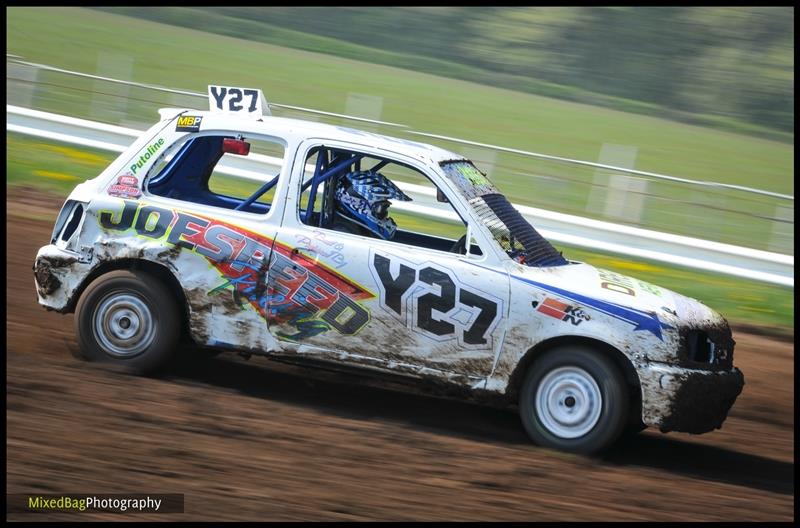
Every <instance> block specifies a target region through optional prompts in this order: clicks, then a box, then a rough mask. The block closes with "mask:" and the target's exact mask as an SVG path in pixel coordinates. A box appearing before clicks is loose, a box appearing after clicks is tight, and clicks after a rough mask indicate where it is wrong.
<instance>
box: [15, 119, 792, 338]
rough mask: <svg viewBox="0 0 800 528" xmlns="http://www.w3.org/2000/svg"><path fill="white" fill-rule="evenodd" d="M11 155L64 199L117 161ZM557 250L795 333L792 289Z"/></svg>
mask: <svg viewBox="0 0 800 528" xmlns="http://www.w3.org/2000/svg"><path fill="white" fill-rule="evenodd" d="M7 152H8V160H7V165H6V168H7V174H8V185H12V186H13V185H27V186H34V187H37V188H39V189H42V190H46V191H48V192H52V193H54V194H56V195H60V196H63V197H66V195H67V194H68V193H69V191H70V190H71V189H72V188H73V187H74V186H75V185H76V184H77V183H79V182H81V181H83V180H85V179H87V178H91V177H94V176H96V175H97V174H99V173H100V171H102V170H103V169H104V168H105V167H106V165H108V163H109V162H110V161H111V160H113V158H114V155H113V154H110V153H107V152H102V151H94V150H91V149H83V148H80V149H79V148H75V147H73V146H68V145H64V144H59V143H54V142H50V141H44V140H40V139H36V138H31V137H29V136H22V135H18V134H8V135H7ZM56 214H57V211H53V219H54V218H55V215H56ZM392 217H393V218H394V219H395V220H396V221H397V223H398V225H400V226H401V227H403V228H405V229H410V230H420V231H424V232H429V233H432V232H434V231H435V230H432V228H431V224H430V223H429V222H428V221H427V220H425V219H423V218H421V217H414V216H410V215H406V214H402V213H399V212H394V213H392ZM423 223H424V227H423ZM438 233H439V234H442V235H446V236H450V237H455V236H457V234H456V233H457V229H455V228H454V227H453V226H448V225H447V224H439V231H438ZM460 234H461V233H460V232H459V233H458V235H460ZM556 246H557V247H558V249H559V250H561V251H563V253H564V255H565V256H566V257H567V258H569V259H571V260H580V261H584V262H588V263H589V264H592V265H595V266H598V267H601V268H605V269H609V270H612V271H616V272H619V273H623V274H626V275H632V276H635V277H638V278H640V279H643V280H646V281H648V282H652V283H654V284H658V285H660V286H664V287H666V288H669V289H671V290H674V291H677V292H680V293H683V294H685V295H689V296H691V297H694V298H697V299H700V300H702V301H703V302H704V303H706V304H707V305H709V306H711V307H712V308H714V309H716V310H718V311H720V312H721V313H722V314H723V315H725V316H726V317H727V318H728V319H729V320H731V321H732V322H734V323H745V324H756V325H763V326H773V327H780V328H791V329H793V328H794V290H793V289H792V288H784V287H779V286H773V285H768V284H764V283H759V282H748V281H745V280H743V279H741V278H736V277H728V276H723V275H715V274H709V273H701V272H696V271H693V270H688V269H685V268H679V267H675V266H667V265H663V264H660V263H652V262H644V261H637V260H631V259H628V258H621V257H617V256H613V255H608V254H602V253H592V252H588V251H585V250H582V249H577V248H573V247H569V246H565V245H562V244H556Z"/></svg>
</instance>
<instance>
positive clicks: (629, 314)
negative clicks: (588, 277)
mask: <svg viewBox="0 0 800 528" xmlns="http://www.w3.org/2000/svg"><path fill="white" fill-rule="evenodd" d="M470 264H472V265H473V266H477V267H479V268H481V269H485V270H488V271H493V272H495V273H500V274H503V275H505V273H503V272H501V271H498V270H495V269H492V268H487V267H486V266H481V265H480V264H476V263H474V262H471V263H470ZM509 275H510V277H511V278H512V279H517V280H518V281H522V282H527V283H528V284H532V285H533V286H536V287H537V288H540V289H542V290H546V291H549V292H552V293H555V294H557V295H560V296H561V297H564V298H565V299H569V300H571V301H575V302H577V303H579V304H584V305H586V306H590V307H592V308H594V309H595V310H597V311H598V312H601V313H604V314H606V315H609V316H611V317H613V318H615V319H619V320H621V321H625V322H626V323H630V324H632V325H635V326H636V328H634V329H633V331H634V332H635V331H637V330H647V331H648V332H652V333H653V335H654V336H656V337H657V338H659V339H660V340H661V341H663V340H664V338H663V336H662V335H661V329H662V328H674V327H673V326H671V325H668V324H667V323H665V322H663V321H661V320H660V319H659V318H658V316H657V315H656V314H654V313H649V312H643V311H642V310H636V309H635V308H628V307H627V306H621V305H619V304H616V303H612V302H608V301H601V300H600V299H594V298H592V297H586V296H585V295H581V294H579V293H573V292H570V291H567V290H562V289H561V288H557V287H555V286H550V285H549V284H543V283H541V282H536V281H532V280H530V279H523V278H522V277H516V276H514V275H511V274H509Z"/></svg>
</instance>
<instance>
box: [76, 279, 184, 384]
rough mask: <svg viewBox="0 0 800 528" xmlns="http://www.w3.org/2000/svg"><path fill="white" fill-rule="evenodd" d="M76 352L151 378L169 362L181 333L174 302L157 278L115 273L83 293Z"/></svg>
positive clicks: (80, 304) (79, 303)
mask: <svg viewBox="0 0 800 528" xmlns="http://www.w3.org/2000/svg"><path fill="white" fill-rule="evenodd" d="M75 333H76V335H77V338H78V345H79V346H80V352H81V354H80V355H82V356H84V357H85V358H86V359H88V360H89V361H109V362H113V363H116V364H119V365H124V366H126V367H130V368H131V369H132V370H134V371H135V372H138V373H149V372H153V371H155V370H158V369H159V368H160V367H163V366H165V365H166V364H167V363H168V362H169V360H170V359H171V358H172V357H173V354H174V353H175V350H176V348H177V346H178V339H179V337H180V333H181V318H180V312H179V309H178V305H177V302H176V301H175V298H174V296H172V295H170V293H169V291H168V290H167V289H166V287H165V286H164V285H163V284H162V283H161V282H160V281H159V280H158V279H156V278H155V277H153V276H151V275H149V274H147V273H143V272H140V271H127V270H117V271H112V272H109V273H106V274H105V275H101V276H100V277H98V278H97V279H95V280H94V281H93V282H92V283H91V284H90V285H89V286H88V287H87V288H86V290H84V292H83V294H82V295H81V297H80V299H79V300H78V305H77V307H76V309H75Z"/></svg>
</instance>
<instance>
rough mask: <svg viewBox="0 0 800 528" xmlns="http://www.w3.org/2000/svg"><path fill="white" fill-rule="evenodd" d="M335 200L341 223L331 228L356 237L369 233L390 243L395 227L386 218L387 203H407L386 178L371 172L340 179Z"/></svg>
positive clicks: (387, 212)
mask: <svg viewBox="0 0 800 528" xmlns="http://www.w3.org/2000/svg"><path fill="white" fill-rule="evenodd" d="M335 198H336V216H337V217H339V218H342V219H344V220H345V222H337V226H336V227H334V229H336V228H337V227H339V228H340V229H341V230H342V231H349V232H351V233H356V234H369V233H371V234H374V235H377V236H378V237H380V238H382V239H384V240H391V239H392V238H393V237H394V233H395V231H396V230H397V224H395V222H394V220H392V219H391V218H390V217H389V206H391V202H389V200H402V201H404V202H408V201H411V198H409V197H408V196H407V195H406V194H405V193H404V192H403V191H401V190H400V189H398V188H397V186H396V185H395V184H394V183H392V182H391V181H389V179H388V178H386V177H385V176H384V175H383V174H381V173H379V172H374V171H357V172H350V173H348V174H345V175H344V176H342V177H341V178H340V179H339V183H338V185H337V187H336V191H335ZM365 230H366V232H365ZM359 231H360V232H359Z"/></svg>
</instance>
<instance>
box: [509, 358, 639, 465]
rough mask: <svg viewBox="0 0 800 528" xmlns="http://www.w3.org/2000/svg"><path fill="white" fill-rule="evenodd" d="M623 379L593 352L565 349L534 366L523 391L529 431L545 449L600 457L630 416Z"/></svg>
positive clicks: (522, 404)
mask: <svg viewBox="0 0 800 528" xmlns="http://www.w3.org/2000/svg"><path fill="white" fill-rule="evenodd" d="M628 405H629V402H628V391H627V387H626V385H625V380H624V378H623V376H622V373H621V372H620V371H619V369H618V368H617V366H616V365H614V363H613V362H612V361H611V360H610V359H608V358H607V357H605V356H603V355H601V354H600V353H599V352H597V351H595V350H592V349H590V348H585V347H579V346H567V347H559V348H556V349H553V350H550V351H548V352H546V353H545V354H544V355H542V356H541V357H539V358H537V359H536V360H535V361H534V362H533V364H532V365H531V366H530V368H529V370H528V373H527V376H526V378H525V381H524V382H523V385H522V390H521V391H520V400H519V411H520V417H521V419H522V424H523V426H524V427H525V431H526V432H527V433H528V435H529V436H530V437H531V439H532V440H533V441H534V442H535V443H537V444H539V445H542V446H546V447H552V448H555V449H559V450H562V451H571V452H576V453H584V454H589V453H594V452H597V451H601V450H603V449H605V448H606V447H608V446H609V445H611V444H612V443H613V442H614V441H615V440H616V439H617V438H618V437H619V436H620V434H621V433H622V430H623V428H624V426H625V423H626V418H627V416H628Z"/></svg>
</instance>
